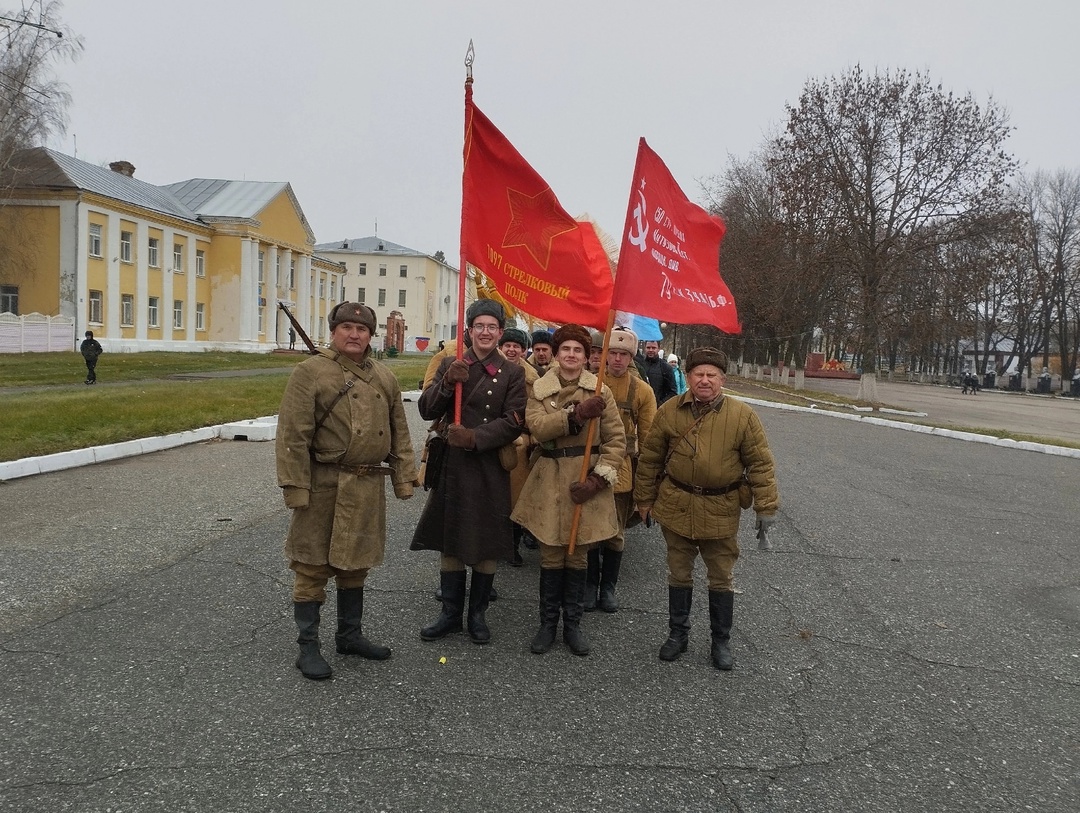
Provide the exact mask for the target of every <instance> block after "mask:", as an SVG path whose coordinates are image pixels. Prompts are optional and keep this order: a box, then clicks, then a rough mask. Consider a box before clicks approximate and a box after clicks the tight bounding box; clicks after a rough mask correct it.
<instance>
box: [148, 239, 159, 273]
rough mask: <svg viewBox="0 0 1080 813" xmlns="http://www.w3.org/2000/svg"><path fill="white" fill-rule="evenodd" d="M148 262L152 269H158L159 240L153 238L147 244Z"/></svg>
mask: <svg viewBox="0 0 1080 813" xmlns="http://www.w3.org/2000/svg"><path fill="white" fill-rule="evenodd" d="M146 262H147V264H148V265H149V266H150V267H151V268H157V267H158V239H157V238H156V237H151V238H150V239H149V240H148V241H147V243H146Z"/></svg>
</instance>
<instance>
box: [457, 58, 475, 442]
mask: <svg viewBox="0 0 1080 813" xmlns="http://www.w3.org/2000/svg"><path fill="white" fill-rule="evenodd" d="M475 56H476V54H475V51H474V50H473V41H472V40H471V39H470V40H469V50H468V51H466V52H465V135H464V138H463V140H462V144H463V149H462V160H461V231H460V234H459V237H458V269H459V270H458V300H457V359H458V361H461V359H462V357H463V356H464V355H465V280H466V276H467V274H468V263H467V262H466V261H465V234H466V230H465V224H466V223H467V222H468V217H467V213H466V212H465V177H466V176H465V163H466V162H467V161H468V160H469V135H470V129H471V127H472V85H473V75H472V66H473V59H474V58H475ZM461 388H462V384H461V382H460V381H459V382H458V383H456V384H454V423H461Z"/></svg>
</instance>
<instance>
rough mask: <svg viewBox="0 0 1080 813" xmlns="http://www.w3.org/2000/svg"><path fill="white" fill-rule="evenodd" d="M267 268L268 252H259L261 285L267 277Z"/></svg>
mask: <svg viewBox="0 0 1080 813" xmlns="http://www.w3.org/2000/svg"><path fill="white" fill-rule="evenodd" d="M265 266H266V252H265V251H260V252H259V284H260V285H261V284H262V281H263V279H264V278H265V276H266V272H265V271H264V270H263V269H264V268H265Z"/></svg>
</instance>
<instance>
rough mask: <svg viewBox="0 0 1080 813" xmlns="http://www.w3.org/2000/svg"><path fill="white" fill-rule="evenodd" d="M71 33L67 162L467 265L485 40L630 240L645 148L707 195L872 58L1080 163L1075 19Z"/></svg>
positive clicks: (520, 15) (492, 87) (846, 10)
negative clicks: (923, 78)
mask: <svg viewBox="0 0 1080 813" xmlns="http://www.w3.org/2000/svg"><path fill="white" fill-rule="evenodd" d="M4 5H5V6H11V5H12V0H8V3H6V4H4ZM63 18H64V19H65V21H66V22H67V23H68V24H69V25H70V26H71V27H72V28H73V29H74V30H75V32H76V33H78V34H80V35H81V36H82V37H83V38H84V44H85V52H84V53H83V55H82V57H81V59H80V60H79V61H78V62H77V63H75V64H74V65H67V66H64V68H63V69H62V71H63V74H62V76H63V78H64V79H65V80H66V81H67V82H68V84H69V86H70V88H71V91H72V94H73V97H74V100H73V105H72V107H71V110H70V128H69V131H68V133H67V135H66V136H65V137H63V138H57V139H54V140H53V141H52V142H51V143H50V144H49V145H48V146H51V147H53V148H54V149H58V150H60V151H62V152H66V153H68V154H72V153H73V152H74V151H75V148H76V145H77V148H78V152H77V154H78V157H79V158H81V159H83V160H85V161H89V162H92V163H96V164H100V163H107V162H109V161H115V160H119V159H124V160H128V161H130V162H132V163H133V164H134V165H135V166H136V177H138V178H141V179H143V180H145V181H149V182H150V183H155V184H165V183H171V182H173V181H181V180H185V179H188V178H193V177H204V178H227V179H237V180H239V179H246V180H259V181H289V182H290V183H291V184H292V186H293V189H294V190H295V192H296V195H297V198H298V199H299V201H300V205H301V206H302V208H303V210H304V213H305V214H306V215H307V218H308V221H309V222H310V224H311V227H312V229H313V230H314V232H315V236H316V239H317V240H318V241H319V242H326V241H331V240H339V239H342V238H346V237H349V238H353V237H364V236H368V235H371V234H373V233H374V232H375V222H376V219H377V220H378V234H379V235H380V236H382V237H384V238H386V239H388V240H391V241H393V242H396V243H401V244H403V245H406V246H409V247H411V248H415V249H417V250H420V251H423V252H426V253H429V254H431V253H434V252H435V251H436V250H439V249H441V250H443V251H444V252H445V253H446V255H447V258H448V259H449V260H450V261H451V262H454V263H456V261H457V256H458V234H459V215H460V201H461V147H462V130H463V116H464V113H463V108H464V90H463V87H464V79H465V69H464V65H463V62H464V57H465V53H466V50H467V48H468V44H469V40H470V39H472V40H473V41H474V43H475V47H476V62H475V66H474V77H475V84H474V99H475V101H476V104H477V106H478V107H480V109H481V110H483V111H484V112H485V113H486V114H487V115H488V117H489V118H490V119H491V120H492V121H493V122H494V123H495V125H496V126H497V127H499V128H500V129H501V130H502V131H503V133H504V134H505V135H506V136H507V137H508V138H509V139H510V140H511V142H513V143H514V145H515V146H516V147H517V148H518V150H520V151H521V153H522V154H523V155H524V156H525V158H526V160H528V161H529V162H530V163H531V164H532V166H533V167H534V168H535V169H536V170H537V171H538V172H539V173H540V174H541V175H542V176H543V177H544V178H545V179H546V180H547V182H548V183H549V184H551V186H552V188H553V189H554V191H555V194H556V195H557V196H558V197H559V199H560V201H561V202H562V204H563V206H564V207H565V208H566V209H567V211H569V212H570V214H572V215H575V216H577V215H582V214H584V213H588V214H589V215H591V216H592V217H593V219H595V220H596V221H597V222H598V223H599V225H600V226H601V227H602V228H603V229H604V230H606V231H607V232H609V233H610V234H612V235H613V236H617V235H618V234H619V232H620V231H621V229H622V225H623V220H624V218H625V215H626V204H627V198H628V195H629V191H630V190H629V186H630V179H631V175H632V173H633V168H634V156H635V152H636V148H637V140H638V138H639V137H640V136H644V137H645V138H646V139H647V140H648V142H649V144H650V146H652V148H653V149H654V150H655V151H656V152H657V153H658V154H659V155H660V156H661V157H662V158H663V159H664V161H665V162H666V163H667V165H668V167H669V168H670V169H671V171H672V173H673V174H674V176H675V178H676V180H678V182H679V183H680V185H681V186H682V187H683V190H684V191H685V192H686V193H687V194H688V195H689V196H690V197H691V199H694V200H700V199H701V191H700V185H699V184H700V181H701V180H702V179H704V178H707V177H709V176H712V175H717V174H720V173H722V172H723V171H724V169H725V167H726V165H727V162H728V157H729V155H733V156H738V157H745V156H747V155H749V154H750V153H752V152H753V151H754V150H755V149H756V148H758V147H759V146H760V144H761V143H762V141H763V139H764V138H765V137H766V136H767V134H768V133H769V132H770V131H771V130H773V129H774V128H776V127H777V126H780V125H781V124H782V122H783V120H784V117H785V116H784V105H785V104H786V103H794V102H795V101H796V100H797V98H798V96H799V93H800V91H801V89H802V86H803V83H804V82H805V80H806V79H807V78H808V77H811V76H813V77H827V76H832V75H836V74H838V73H840V72H843V71H844V70H845V69H847V68H848V67H850V66H852V65H854V64H856V63H861V64H862V65H863V66H864V67H866V68H874V67H879V68H895V67H903V68H908V69H911V70H921V71H928V72H929V74H930V75H931V76H932V77H933V78H934V80H935V81H939V82H941V83H942V84H943V86H944V87H945V88H946V89H950V90H953V91H955V92H958V93H966V92H969V91H970V92H972V93H973V94H975V96H976V98H978V99H979V100H980V101H985V100H987V99H988V98H989V97H991V96H992V98H993V99H994V100H995V101H996V102H997V103H999V104H1002V105H1004V106H1005V107H1006V108H1007V109H1008V110H1009V112H1010V116H1011V123H1012V125H1013V126H1014V127H1015V132H1014V134H1013V136H1012V137H1011V138H1010V140H1009V145H1008V146H1009V148H1010V149H1011V151H1012V152H1013V153H1014V154H1015V155H1016V156H1017V158H1018V159H1019V160H1020V161H1021V162H1022V163H1023V164H1024V165H1025V166H1026V167H1027V168H1029V169H1034V168H1045V169H1051V170H1053V169H1059V168H1068V169H1074V168H1078V167H1080V147H1078V145H1080V47H1077V44H1076V36H1077V32H1078V31H1080V2H1076V0H1028V2H1025V3H1016V2H1010V3H1007V4H1006V3H1004V2H1001V1H1000V0H978V1H976V0H906V2H902V3H901V2H895V0H889V1H887V2H886V1H884V0H881V1H879V0H816V2H809V0H787V1H786V2H785V1H781V0H755V1H754V2H743V3H734V2H721V0H685V1H684V2H680V1H679V0H667V1H666V2H641V0H606V1H605V2H590V0H576V2H564V1H563V0H546V2H542V3H534V2H529V3H525V2H513V1H512V0H501V1H500V2H494V1H492V2H479V0H453V1H451V0H420V1H418V2H408V1H407V0H380V1H379V2H372V1H371V0H308V2H299V0H212V1H211V0H66V3H65V8H64V9H63Z"/></svg>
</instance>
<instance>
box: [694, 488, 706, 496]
mask: <svg viewBox="0 0 1080 813" xmlns="http://www.w3.org/2000/svg"><path fill="white" fill-rule="evenodd" d="M690 490H691V491H692V492H693V494H694V496H695V497H701V496H704V494H705V489H703V488H702V487H701V486H690Z"/></svg>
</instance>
